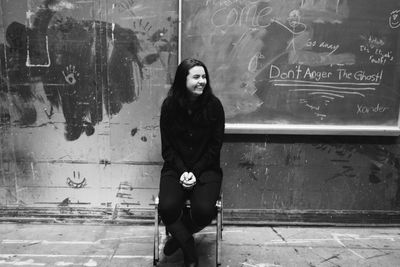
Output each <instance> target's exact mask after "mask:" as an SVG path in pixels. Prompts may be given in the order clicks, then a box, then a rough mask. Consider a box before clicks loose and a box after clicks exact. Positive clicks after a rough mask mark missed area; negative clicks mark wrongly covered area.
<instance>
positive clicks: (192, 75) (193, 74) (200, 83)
mask: <svg viewBox="0 0 400 267" xmlns="http://www.w3.org/2000/svg"><path fill="white" fill-rule="evenodd" d="M206 84H207V77H206V72H205V70H204V68H203V67H202V66H194V67H193V68H191V69H190V70H189V74H188V75H187V76H186V88H187V90H188V91H189V94H190V95H191V96H192V97H194V98H196V97H198V96H200V95H201V94H202V93H203V90H204V88H205V86H206Z"/></svg>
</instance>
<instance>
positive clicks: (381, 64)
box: [180, 0, 400, 135]
mask: <svg viewBox="0 0 400 267" xmlns="http://www.w3.org/2000/svg"><path fill="white" fill-rule="evenodd" d="M180 21H181V25H180V33H181V34H180V58H181V59H183V58H187V57H196V58H198V59H200V60H202V61H204V62H205V64H206V65H207V67H208V70H209V72H210V80H211V81H210V82H211V86H212V88H213V90H214V92H215V94H216V95H217V96H218V97H219V98H220V99H221V101H222V103H223V105H224V108H225V112H226V122H227V124H226V131H227V132H228V133H295V134H350V135H351V134H354V135H398V134H399V133H400V131H399V107H400V97H399V92H400V90H399V89H400V88H399V84H400V59H399V56H400V1H399V0H297V1H296V0H183V1H181V2H180Z"/></svg>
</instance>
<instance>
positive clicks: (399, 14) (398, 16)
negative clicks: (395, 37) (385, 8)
mask: <svg viewBox="0 0 400 267" xmlns="http://www.w3.org/2000/svg"><path fill="white" fill-rule="evenodd" d="M389 26H390V27H391V28H392V29H396V28H398V27H400V9H398V10H394V11H392V12H391V13H390V16H389Z"/></svg>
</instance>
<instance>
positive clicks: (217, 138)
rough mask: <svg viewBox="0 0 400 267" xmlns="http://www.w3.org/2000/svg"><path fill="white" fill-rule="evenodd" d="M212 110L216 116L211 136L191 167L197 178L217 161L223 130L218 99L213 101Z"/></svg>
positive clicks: (223, 125) (220, 105) (223, 117)
mask: <svg viewBox="0 0 400 267" xmlns="http://www.w3.org/2000/svg"><path fill="white" fill-rule="evenodd" d="M212 112H213V113H214V114H212V116H213V117H214V118H216V121H215V122H214V123H213V129H212V133H211V138H210V140H209V142H208V146H207V148H206V150H205V152H204V153H203V155H202V156H201V158H200V159H199V161H198V162H196V163H195V165H194V167H193V173H194V175H195V176H196V177H197V178H198V177H199V176H200V174H201V173H202V172H203V171H204V170H206V169H207V168H209V167H210V166H212V165H213V164H215V163H216V162H219V156H220V151H221V147H222V143H223V139H224V132H225V112H224V108H223V107H222V104H221V102H220V101H219V100H218V99H216V101H215V103H213V108H212Z"/></svg>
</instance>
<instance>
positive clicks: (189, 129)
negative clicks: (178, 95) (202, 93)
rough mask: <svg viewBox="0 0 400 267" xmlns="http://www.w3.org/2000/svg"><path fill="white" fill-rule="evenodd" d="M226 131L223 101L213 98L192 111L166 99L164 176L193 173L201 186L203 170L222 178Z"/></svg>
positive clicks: (162, 128) (163, 111)
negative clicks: (223, 144) (221, 162)
mask: <svg viewBox="0 0 400 267" xmlns="http://www.w3.org/2000/svg"><path fill="white" fill-rule="evenodd" d="M224 130H225V113H224V109H223V107H222V104H221V102H220V100H219V99H218V98H217V97H216V96H214V95H211V97H210V98H209V99H208V101H207V103H206V104H205V105H204V106H203V107H201V106H198V107H195V108H194V109H192V110H190V111H189V110H188V109H187V108H184V107H182V106H181V105H179V104H178V103H177V102H175V103H174V100H173V99H172V98H171V97H167V99H166V100H165V101H164V103H163V105H162V107H161V116H160V131H161V149H162V157H163V159H164V165H163V168H162V171H161V172H162V173H163V172H167V171H171V170H173V171H175V172H177V173H178V175H179V176H180V175H181V174H182V173H183V172H185V171H187V172H193V174H194V175H195V176H196V178H197V179H198V181H199V182H200V183H202V182H210V181H202V180H200V179H199V178H200V176H201V174H202V173H203V172H204V171H207V170H214V171H216V172H218V173H219V174H220V175H221V176H222V170H221V167H220V151H221V147H222V142H223V137H224Z"/></svg>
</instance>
